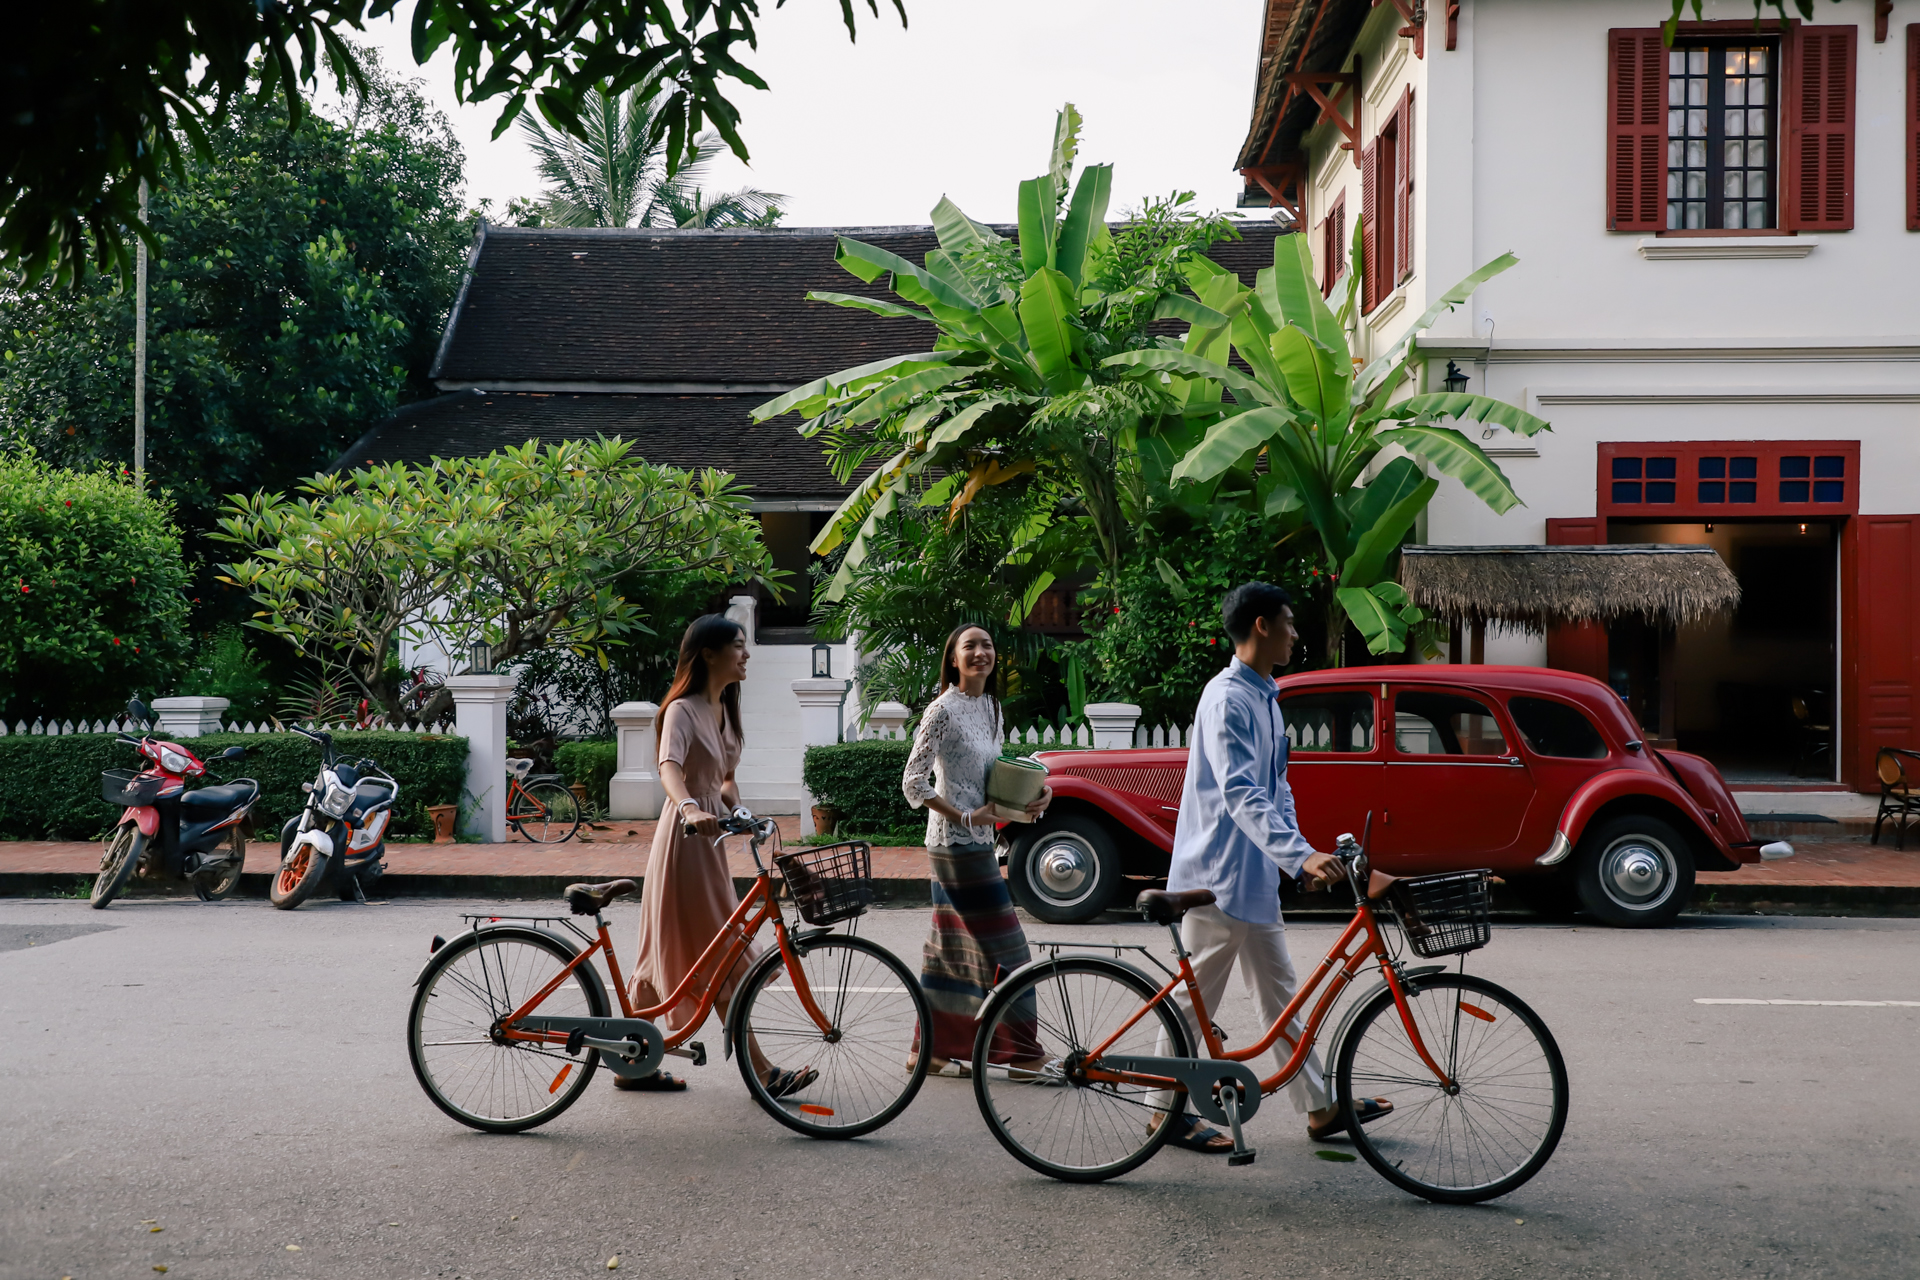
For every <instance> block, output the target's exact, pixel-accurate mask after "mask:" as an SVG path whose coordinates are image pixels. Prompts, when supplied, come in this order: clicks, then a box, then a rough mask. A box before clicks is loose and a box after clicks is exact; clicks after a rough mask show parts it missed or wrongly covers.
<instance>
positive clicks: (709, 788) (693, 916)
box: [633, 698, 760, 1031]
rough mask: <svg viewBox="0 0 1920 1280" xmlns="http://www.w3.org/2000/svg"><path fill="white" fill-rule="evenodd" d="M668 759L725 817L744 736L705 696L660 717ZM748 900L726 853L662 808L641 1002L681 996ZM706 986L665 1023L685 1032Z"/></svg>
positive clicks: (651, 873) (643, 945)
mask: <svg viewBox="0 0 1920 1280" xmlns="http://www.w3.org/2000/svg"><path fill="white" fill-rule="evenodd" d="M660 747H661V750H660V759H661V761H662V762H663V763H664V762H666V761H669V760H671V761H673V762H674V763H676V764H678V765H679V766H680V768H681V769H682V770H683V771H684V772H685V774H686V779H687V793H688V794H689V795H690V796H692V797H693V799H694V800H695V801H697V802H698V803H699V806H700V807H701V808H702V809H705V810H706V811H707V812H708V813H712V814H718V815H722V816H724V815H725V814H726V812H727V809H726V802H725V801H724V800H722V799H721V798H720V788H721V786H722V784H724V783H725V782H726V780H727V775H728V774H730V773H732V772H733V770H734V767H735V766H736V765H738V764H739V763H740V738H739V736H738V735H737V734H735V733H734V732H733V729H732V727H731V726H729V725H726V724H725V721H724V717H716V716H715V715H714V714H713V710H712V708H711V707H710V706H709V704H708V703H707V700H706V699H705V698H681V699H679V700H678V701H675V702H672V703H669V704H668V706H667V709H666V711H665V712H664V713H662V715H661V718H660ZM739 905H740V899H739V897H738V896H736V895H735V893H734V892H733V876H732V874H731V873H730V872H729V871H728V870H727V855H726V851H725V850H723V849H722V848H721V847H720V844H719V842H718V841H715V840H709V839H707V838H706V837H705V836H699V835H693V836H689V835H683V834H682V833H681V830H680V820H679V814H678V813H677V812H676V811H675V810H674V809H673V807H672V806H671V805H669V806H667V807H666V808H664V809H662V810H661V813H660V824H659V825H658V826H657V827H655V828H654V832H653V851H652V853H650V854H649V855H648V857H647V879H646V886H645V891H644V893H643V894H642V895H641V899H640V957H639V960H638V961H637V962H636V963H635V965H634V970H633V1002H634V1005H635V1007H636V1008H641V1009H645V1008H648V1007H650V1006H653V1005H657V1004H659V1003H660V1002H661V1001H662V1000H665V999H666V998H667V997H668V996H670V995H672V994H673V990H674V988H675V987H677V986H679V985H680V983H681V981H682V980H684V979H685V978H686V976H687V974H688V973H689V972H691V971H692V969H693V967H694V964H695V962H696V961H698V960H699V959H700V955H701V953H702V952H704V951H705V950H706V949H707V945H708V944H709V943H711V942H712V941H713V939H714V935H715V934H717V933H719V932H720V930H721V929H723V928H725V927H726V923H727V919H728V917H730V916H731V915H732V914H733V912H734V908H736V907H738V906H739ZM759 950H760V949H759V947H757V946H755V947H752V948H749V950H748V953H747V955H746V956H745V957H744V958H743V959H742V960H741V962H740V963H739V964H738V965H737V966H735V968H734V971H733V973H732V974H730V975H728V977H727V979H726V981H725V982H724V983H723V984H722V986H721V988H720V995H719V999H718V1000H717V1001H716V1007H717V1008H720V1009H722V1010H724V1009H725V1008H726V1004H727V1001H728V999H730V998H731V997H732V995H733V988H734V986H735V985H736V984H737V983H738V981H739V979H740V978H741V976H743V975H744V974H745V973H746V971H747V968H748V967H749V965H750V964H751V962H752V960H753V958H754V957H755V956H757V955H758V954H759ZM704 989H705V985H704V984H702V983H696V984H695V985H694V986H692V987H690V988H689V989H688V991H687V993H686V995H685V996H684V997H683V998H682V999H681V1001H680V1003H679V1004H677V1005H675V1006H674V1007H673V1008H672V1009H671V1010H669V1011H668V1012H667V1013H666V1015H665V1016H664V1017H662V1018H660V1019H658V1021H659V1022H660V1023H661V1024H662V1025H664V1026H665V1027H667V1028H669V1029H670V1030H674V1031H678V1030H680V1029H682V1028H683V1027H685V1026H687V1025H688V1024H689V1023H691V1022H692V1021H693V1015H694V1012H695V1010H696V1009H697V1008H698V1007H699V999H700V994H701V992H702V991H703V990H704Z"/></svg>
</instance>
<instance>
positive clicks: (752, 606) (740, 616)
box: [726, 596, 760, 645]
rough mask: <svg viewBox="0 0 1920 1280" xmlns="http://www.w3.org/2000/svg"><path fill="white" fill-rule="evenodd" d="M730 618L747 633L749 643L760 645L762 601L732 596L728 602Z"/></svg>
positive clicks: (749, 597) (748, 597)
mask: <svg viewBox="0 0 1920 1280" xmlns="http://www.w3.org/2000/svg"><path fill="white" fill-rule="evenodd" d="M726 616H727V617H728V618H730V619H732V620H733V621H735V622H737V623H739V624H740V628H741V630H743V631H745V632H746V633H747V643H748V644H749V645H755V644H758V643H760V636H759V633H760V601H759V599H758V598H757V597H754V596H732V597H730V598H729V599H728V600H727V615H726Z"/></svg>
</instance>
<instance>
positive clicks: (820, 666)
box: [813, 641, 833, 680]
mask: <svg viewBox="0 0 1920 1280" xmlns="http://www.w3.org/2000/svg"><path fill="white" fill-rule="evenodd" d="M813 678H814V679H815V680H831V679H833V646H832V645H830V644H827V643H826V642H825V641H822V642H821V643H819V644H817V645H815V646H813Z"/></svg>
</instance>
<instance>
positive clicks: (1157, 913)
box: [1133, 889, 1214, 924]
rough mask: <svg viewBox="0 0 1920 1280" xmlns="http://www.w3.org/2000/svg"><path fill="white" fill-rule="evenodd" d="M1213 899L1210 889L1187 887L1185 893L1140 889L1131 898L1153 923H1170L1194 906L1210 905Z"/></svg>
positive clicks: (1141, 912) (1142, 913)
mask: <svg viewBox="0 0 1920 1280" xmlns="http://www.w3.org/2000/svg"><path fill="white" fill-rule="evenodd" d="M1213 900H1214V899H1213V890H1211V889H1189V890H1187V891H1186V892H1185V893H1169V892H1167V891H1166V890H1165V889H1142V890H1141V891H1140V896H1139V897H1137V898H1135V899H1134V900H1133V905H1134V906H1135V907H1136V908H1137V909H1138V910H1139V912H1140V914H1141V915H1143V916H1145V917H1146V918H1147V919H1149V920H1151V921H1153V922H1154V923H1155V924H1172V923H1173V922H1174V921H1175V920H1178V919H1179V918H1180V917H1181V916H1183V915H1185V914H1187V912H1189V911H1191V910H1193V909H1194V908H1195V907H1207V906H1212V905H1213Z"/></svg>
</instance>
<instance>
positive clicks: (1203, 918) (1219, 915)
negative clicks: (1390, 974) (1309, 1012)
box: [1159, 907, 1328, 1111]
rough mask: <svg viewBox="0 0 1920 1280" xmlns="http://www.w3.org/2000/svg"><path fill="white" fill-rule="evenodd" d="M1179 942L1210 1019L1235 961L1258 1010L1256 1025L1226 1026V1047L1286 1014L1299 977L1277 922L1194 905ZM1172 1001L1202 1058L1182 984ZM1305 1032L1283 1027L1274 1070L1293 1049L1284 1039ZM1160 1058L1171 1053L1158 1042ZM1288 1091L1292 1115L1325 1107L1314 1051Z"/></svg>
mask: <svg viewBox="0 0 1920 1280" xmlns="http://www.w3.org/2000/svg"><path fill="white" fill-rule="evenodd" d="M1180 942H1181V944H1182V945H1184V946H1185V947H1186V949H1187V953H1188V955H1189V957H1190V959H1189V961H1188V963H1190V964H1192V966H1193V977H1194V981H1195V982H1196V983H1197V984H1198V985H1199V987H1200V998H1201V999H1202V1000H1204V1001H1205V1002H1206V1005H1207V1009H1208V1011H1209V1012H1210V1013H1212V1015H1213V1020H1214V1021H1215V1022H1217V1023H1220V1025H1221V1026H1223V1027H1224V1026H1225V1025H1226V1024H1225V1023H1223V1022H1220V999H1221V997H1222V996H1224V995H1226V993H1227V975H1228V974H1229V973H1230V972H1231V971H1232V970H1233V965H1234V962H1235V961H1236V960H1237V961H1239V962H1240V980H1241V981H1242V982H1244V983H1245V984H1246V987H1247V991H1248V993H1249V994H1250V995H1252V996H1253V1000H1254V1006H1255V1007H1256V1008H1257V1009H1259V1011H1260V1024H1259V1025H1258V1026H1255V1027H1239V1026H1236V1027H1233V1028H1231V1031H1232V1034H1233V1040H1232V1042H1231V1043H1229V1044H1228V1045H1227V1047H1228V1048H1229V1049H1237V1048H1241V1047H1243V1046H1246V1045H1250V1044H1253V1043H1254V1042H1255V1041H1257V1040H1259V1039H1261V1038H1262V1037H1264V1036H1265V1035H1266V1034H1267V1028H1269V1027H1271V1026H1272V1025H1273V1024H1274V1023H1275V1022H1276V1021H1278V1020H1279V1018H1280V1015H1281V1014H1282V1013H1284V1012H1286V1008H1287V1002H1288V1001H1289V1000H1292V999H1293V993H1294V992H1295V991H1297V990H1299V988H1300V978H1299V975H1298V974H1296V973H1295V972H1294V968H1293V957H1292V956H1291V955H1290V954H1288V952H1287V926H1286V925H1285V924H1284V923H1277V924H1249V923H1248V922H1247V921H1245V920H1235V919H1234V918H1233V917H1232V916H1230V915H1228V914H1227V913H1226V912H1224V911H1222V910H1221V909H1220V908H1219V907H1197V908H1195V909H1194V910H1192V911H1189V912H1187V914H1186V915H1185V916H1184V917H1182V918H1181V921H1180ZM1173 998H1174V1002H1175V1003H1176V1004H1178V1005H1179V1006H1180V1013H1181V1015H1182V1016H1183V1017H1185V1018H1186V1020H1187V1034H1188V1035H1189V1036H1190V1037H1191V1038H1192V1042H1193V1054H1194V1056H1195V1057H1201V1058H1204V1057H1205V1056H1206V1054H1207V1049H1206V1041H1205V1039H1203V1038H1202V1036H1201V1034H1200V1024H1199V1020H1198V1019H1197V1018H1195V1017H1194V1014H1193V1002H1192V1001H1191V1000H1189V999H1188V998H1187V988H1186V984H1185V983H1182V984H1181V985H1180V986H1178V987H1176V988H1175V989H1174V995H1173ZM1304 1031H1305V1027H1304V1025H1303V1024H1302V1023H1301V1020H1300V1019H1299V1018H1298V1017H1296V1018H1294V1020H1293V1022H1292V1023H1291V1024H1290V1025H1289V1026H1288V1027H1287V1034H1286V1036H1283V1037H1281V1038H1280V1039H1278V1040H1275V1041H1274V1042H1273V1060H1274V1065H1275V1067H1276V1068H1278V1067H1284V1066H1286V1064H1287V1059H1288V1058H1289V1057H1291V1056H1292V1054H1293V1046H1292V1045H1291V1044H1289V1043H1288V1038H1289V1037H1290V1038H1292V1039H1293V1040H1295V1041H1296V1042H1297V1041H1298V1039H1299V1037H1300V1036H1301V1035H1302V1034H1303V1032H1304ZM1159 1052H1160V1053H1162V1054H1166V1053H1170V1052H1172V1046H1170V1045H1168V1044H1165V1043H1162V1044H1161V1046H1160V1049H1159ZM1247 1065H1248V1066H1250V1067H1252V1068H1253V1070H1254V1073H1255V1074H1256V1075H1265V1074H1267V1072H1266V1071H1264V1070H1262V1064H1261V1063H1260V1062H1258V1061H1253V1062H1249V1063H1248V1064H1247ZM1287 1093H1288V1094H1289V1095H1291V1096H1292V1098H1293V1109H1294V1110H1295V1111H1318V1110H1320V1109H1321V1108H1323V1107H1326V1106H1327V1105H1328V1099H1327V1073H1326V1069H1325V1068H1324V1067H1322V1066H1321V1065H1320V1055H1319V1053H1318V1051H1315V1052H1312V1053H1309V1054H1308V1055H1307V1061H1306V1064H1305V1065H1304V1066H1302V1067H1301V1068H1300V1073H1299V1074H1298V1075H1296V1076H1294V1078H1293V1079H1292V1080H1291V1081H1290V1082H1288V1084H1287Z"/></svg>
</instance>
